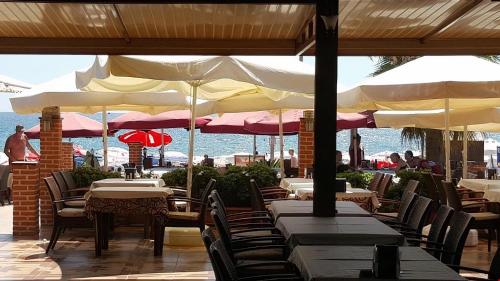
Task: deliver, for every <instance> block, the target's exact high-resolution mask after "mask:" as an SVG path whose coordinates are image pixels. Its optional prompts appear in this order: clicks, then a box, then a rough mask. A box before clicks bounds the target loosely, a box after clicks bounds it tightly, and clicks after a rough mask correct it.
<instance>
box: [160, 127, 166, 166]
mask: <svg viewBox="0 0 500 281" xmlns="http://www.w3.org/2000/svg"><path fill="white" fill-rule="evenodd" d="M163 133H164V131H163V128H161V151H160V153H161V155H160V160H161V161H160V167H163V165H164V163H165V139H163Z"/></svg>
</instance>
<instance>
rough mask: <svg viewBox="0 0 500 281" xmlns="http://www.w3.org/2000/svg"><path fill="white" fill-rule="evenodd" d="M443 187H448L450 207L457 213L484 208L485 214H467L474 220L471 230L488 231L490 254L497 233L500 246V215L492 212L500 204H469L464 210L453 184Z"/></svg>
mask: <svg viewBox="0 0 500 281" xmlns="http://www.w3.org/2000/svg"><path fill="white" fill-rule="evenodd" d="M443 186H445V187H446V196H447V198H448V205H449V206H450V207H452V208H453V209H455V211H465V212H467V209H470V208H483V209H485V210H486V211H485V212H467V213H468V214H470V215H471V216H472V217H473V218H474V221H473V222H472V224H471V228H472V229H487V230H488V252H489V251H491V240H492V238H493V236H494V233H495V231H496V232H497V245H500V214H497V213H494V212H492V210H493V209H495V208H496V210H498V209H499V207H498V206H499V205H500V204H499V203H497V202H477V203H475V204H474V205H473V204H468V205H467V208H464V206H463V205H462V200H461V198H460V195H459V194H458V191H457V190H456V189H455V187H454V186H453V184H452V183H451V182H443Z"/></svg>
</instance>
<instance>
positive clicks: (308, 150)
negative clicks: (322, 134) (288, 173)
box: [298, 111, 314, 177]
mask: <svg viewBox="0 0 500 281" xmlns="http://www.w3.org/2000/svg"><path fill="white" fill-rule="evenodd" d="M312 116H313V114H312V111H305V112H304V118H300V127H299V156H298V158H299V177H303V176H304V169H305V168H312V165H313V159H314V128H313V123H314V119H313V117H312Z"/></svg>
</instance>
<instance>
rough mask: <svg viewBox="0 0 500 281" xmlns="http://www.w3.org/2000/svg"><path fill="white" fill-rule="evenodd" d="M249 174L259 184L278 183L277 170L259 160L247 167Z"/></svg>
mask: <svg viewBox="0 0 500 281" xmlns="http://www.w3.org/2000/svg"><path fill="white" fill-rule="evenodd" d="M246 172H247V175H248V176H249V177H250V178H252V179H254V180H255V182H256V183H257V185H258V186H262V187H265V186H274V185H277V184H278V178H277V177H276V171H275V170H273V169H272V168H271V167H269V166H268V165H267V164H266V163H262V162H258V163H254V164H252V165H250V166H249V167H248V168H246Z"/></svg>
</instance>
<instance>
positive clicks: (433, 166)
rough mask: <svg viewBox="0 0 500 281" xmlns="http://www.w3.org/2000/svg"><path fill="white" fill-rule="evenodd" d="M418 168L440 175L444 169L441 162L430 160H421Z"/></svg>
mask: <svg viewBox="0 0 500 281" xmlns="http://www.w3.org/2000/svg"><path fill="white" fill-rule="evenodd" d="M418 168H419V169H420V170H427V171H430V172H431V173H433V174H439V175H442V174H443V171H444V169H443V167H442V166H441V165H440V164H439V163H436V162H434V161H430V160H421V161H420V165H419V167H418Z"/></svg>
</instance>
